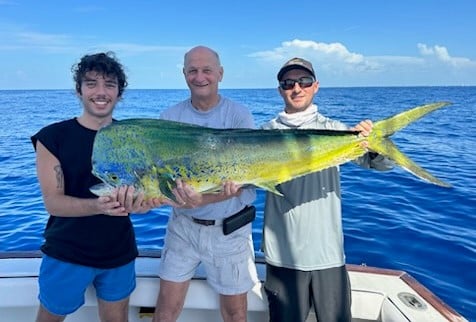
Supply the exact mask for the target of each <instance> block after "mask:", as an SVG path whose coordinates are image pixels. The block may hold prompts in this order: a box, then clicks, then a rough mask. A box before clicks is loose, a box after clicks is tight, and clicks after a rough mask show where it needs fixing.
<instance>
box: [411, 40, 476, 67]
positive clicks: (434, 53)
mask: <svg viewBox="0 0 476 322" xmlns="http://www.w3.org/2000/svg"><path fill="white" fill-rule="evenodd" d="M417 47H418V50H419V52H420V54H421V55H422V56H424V57H427V58H429V59H430V60H431V59H435V60H436V61H439V62H442V63H445V64H448V65H451V66H454V67H456V68H466V67H476V61H472V60H470V59H468V58H465V57H451V56H450V54H449V52H448V49H446V47H443V46H438V45H435V46H433V47H430V46H428V45H426V44H422V43H419V44H418V45H417Z"/></svg>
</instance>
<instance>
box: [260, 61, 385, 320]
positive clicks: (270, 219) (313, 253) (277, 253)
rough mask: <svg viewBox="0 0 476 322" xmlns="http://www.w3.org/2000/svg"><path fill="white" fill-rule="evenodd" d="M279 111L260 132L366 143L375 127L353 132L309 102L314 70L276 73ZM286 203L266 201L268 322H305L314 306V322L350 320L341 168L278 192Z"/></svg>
mask: <svg viewBox="0 0 476 322" xmlns="http://www.w3.org/2000/svg"><path fill="white" fill-rule="evenodd" d="M278 81H279V87H278V90H279V93H280V95H281V96H282V98H283V100H284V110H283V111H282V112H280V113H279V114H278V115H277V117H276V118H274V119H272V120H271V121H269V122H267V123H266V124H264V125H263V126H262V127H263V128H264V129H290V128H298V129H327V130H354V131H358V132H360V134H361V135H363V136H368V135H369V133H370V131H371V130H372V122H371V121H370V120H365V121H362V122H360V123H359V124H358V125H356V126H355V127H353V128H349V127H348V126H346V125H345V124H343V123H342V122H340V121H337V120H332V119H329V118H328V117H325V116H324V115H322V114H320V113H319V112H318V108H317V105H316V104H314V103H313V99H314V96H315V94H316V93H317V92H318V90H319V82H318V80H317V78H316V73H315V71H314V68H313V66H312V64H311V63H310V62H309V61H307V60H305V59H302V58H293V59H291V60H289V61H287V62H286V63H285V64H284V65H283V67H282V68H281V69H280V70H279V72H278ZM355 162H356V163H358V164H359V165H361V166H363V167H365V168H375V169H378V170H388V169H391V168H392V166H393V165H392V163H391V162H390V161H389V160H388V159H386V158H384V157H382V156H380V155H378V154H376V153H373V152H369V153H367V154H365V155H364V156H362V157H361V158H359V159H358V160H356V161H355ZM277 190H278V191H280V192H281V193H282V194H283V196H278V195H276V194H273V193H269V192H268V193H267V194H266V204H265V209H264V228H263V250H264V254H265V259H266V281H265V291H266V295H267V297H268V303H269V313H270V322H284V321H286V322H300V321H302V322H304V321H305V320H306V318H307V316H308V314H309V311H310V308H311V303H312V305H314V311H315V314H316V317H317V319H318V321H325V322H333V321H346V322H348V321H351V310H350V307H351V292H350V282H349V277H348V274H347V270H346V268H345V255H344V236H343V230H342V212H341V191H340V176H339V167H337V166H336V167H332V168H329V169H325V170H322V171H319V172H315V173H311V174H308V175H306V176H302V177H298V178H296V179H294V180H291V181H288V182H285V183H282V184H280V185H278V186H277Z"/></svg>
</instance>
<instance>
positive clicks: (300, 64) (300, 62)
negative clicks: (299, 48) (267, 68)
mask: <svg viewBox="0 0 476 322" xmlns="http://www.w3.org/2000/svg"><path fill="white" fill-rule="evenodd" d="M291 69H304V70H307V71H308V72H309V73H311V75H312V76H313V77H314V78H316V73H314V68H312V64H311V63H310V62H309V61H307V60H305V59H302V58H298V57H294V58H292V59H290V60H288V61H287V62H286V63H285V64H284V65H283V67H281V69H280V70H279V72H278V81H279V80H281V77H283V75H284V74H285V73H286V72H287V71H289V70H291Z"/></svg>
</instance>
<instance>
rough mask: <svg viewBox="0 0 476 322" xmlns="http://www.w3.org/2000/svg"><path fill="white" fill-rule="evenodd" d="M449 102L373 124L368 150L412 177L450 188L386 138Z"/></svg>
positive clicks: (416, 109)
mask: <svg viewBox="0 0 476 322" xmlns="http://www.w3.org/2000/svg"><path fill="white" fill-rule="evenodd" d="M449 104H450V103H449V102H439V103H434V104H427V105H422V106H417V107H415V108H413V109H411V110H408V111H405V112H402V113H400V114H397V115H395V116H392V117H389V118H387V119H385V120H381V121H378V122H376V123H375V124H374V126H373V128H372V132H371V134H370V136H369V138H368V143H369V145H368V148H369V149H370V150H372V151H374V152H377V153H379V154H381V155H383V156H386V157H387V158H389V159H391V160H393V161H394V162H395V163H396V164H398V165H399V166H401V167H402V168H403V169H405V170H407V171H409V172H410V173H412V174H413V175H415V176H417V177H419V178H420V179H423V180H425V181H428V182H430V183H433V184H436V185H438V186H442V187H451V185H450V184H448V183H446V182H443V181H441V180H440V179H438V178H436V177H434V176H433V175H432V174H430V173H429V172H428V171H426V170H425V169H423V168H421V167H420V166H419V165H417V164H416V163H415V162H413V161H412V160H411V159H410V158H409V157H407V156H406V155H405V154H404V153H403V152H401V151H400V150H399V149H398V148H397V146H396V145H395V144H394V143H393V142H392V141H391V140H390V139H389V138H388V137H389V136H390V135H392V134H393V133H395V132H396V131H398V130H400V129H402V128H404V127H405V126H407V125H408V124H410V123H412V122H414V121H416V120H418V119H420V118H421V117H423V116H425V115H426V114H427V113H430V112H432V111H435V110H437V109H439V108H442V107H444V106H448V105H449Z"/></svg>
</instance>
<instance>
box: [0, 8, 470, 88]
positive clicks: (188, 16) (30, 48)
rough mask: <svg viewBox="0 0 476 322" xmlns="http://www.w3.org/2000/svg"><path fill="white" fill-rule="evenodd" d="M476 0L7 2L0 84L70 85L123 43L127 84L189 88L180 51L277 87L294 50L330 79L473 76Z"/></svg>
mask: <svg viewBox="0 0 476 322" xmlns="http://www.w3.org/2000/svg"><path fill="white" fill-rule="evenodd" d="M475 13H476V1H474V0H399V1H385V0H364V1H355V0H353V1H351V0H349V1H338V0H327V1H321V0H309V1H308V0H302V1H299V0H296V1H290V0H288V1H282V0H274V1H272V0H252V1H250V0H239V1H226V0H216V1H205V0H204V1H192V0H188V1H170V0H169V1H159V0H148V1H142V0H135V1H109V0H106V1H97V2H93V1H67V0H53V1H47V0H44V1H38V0H25V1H22V0H0V89H71V88H73V84H72V77H71V66H72V65H73V64H74V63H76V62H77V61H78V59H79V58H80V57H81V56H82V55H84V54H86V53H94V52H97V51H106V50H111V51H114V52H115V53H116V55H117V57H118V58H119V60H120V61H121V62H122V63H123V65H124V66H125V68H126V71H127V74H128V77H129V84H130V85H129V88H186V84H185V81H184V79H183V75H182V73H181V68H182V63H183V54H184V53H185V52H186V51H187V50H188V49H190V48H191V47H193V46H196V45H207V46H210V47H212V48H214V49H215V50H217V51H218V53H219V54H220V56H221V60H222V64H223V66H224V69H225V75H224V79H223V82H222V84H221V88H273V87H276V86H277V81H276V73H277V71H278V69H279V67H280V66H281V65H282V64H283V63H284V62H285V61H286V60H287V59H289V58H292V57H294V56H301V57H304V58H307V59H309V60H311V61H312V62H313V64H314V67H315V69H316V71H317V74H318V78H319V80H320V84H321V87H339V86H344V87H347V86H439V85H476V18H475V17H476V16H475Z"/></svg>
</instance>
